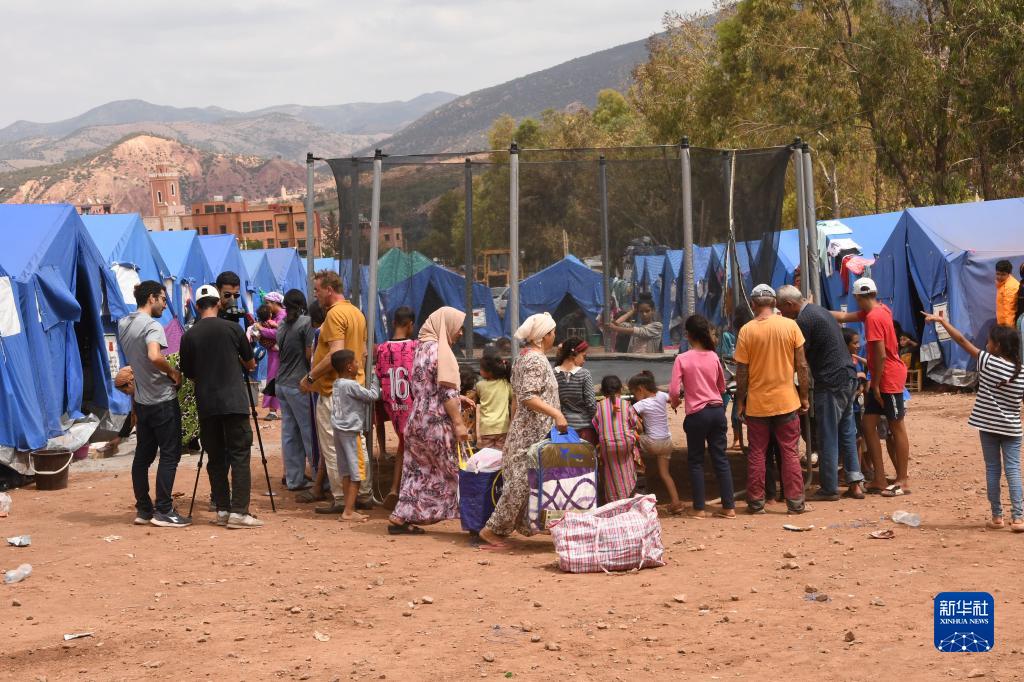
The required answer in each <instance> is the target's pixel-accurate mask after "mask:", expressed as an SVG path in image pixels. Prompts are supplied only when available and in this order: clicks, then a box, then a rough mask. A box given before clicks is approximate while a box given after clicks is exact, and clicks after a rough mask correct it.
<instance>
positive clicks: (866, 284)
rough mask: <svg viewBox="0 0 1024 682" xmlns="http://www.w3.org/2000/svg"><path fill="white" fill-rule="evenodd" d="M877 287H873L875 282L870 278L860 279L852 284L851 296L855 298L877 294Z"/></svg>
mask: <svg viewBox="0 0 1024 682" xmlns="http://www.w3.org/2000/svg"><path fill="white" fill-rule="evenodd" d="M877 293H878V287H877V286H875V280H873V279H871V278H870V277H861V278H860V279H858V280H857V281H856V282H854V283H853V294H854V295H855V296H863V295H864V294H877Z"/></svg>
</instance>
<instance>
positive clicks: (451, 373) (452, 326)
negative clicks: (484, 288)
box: [420, 306, 466, 388]
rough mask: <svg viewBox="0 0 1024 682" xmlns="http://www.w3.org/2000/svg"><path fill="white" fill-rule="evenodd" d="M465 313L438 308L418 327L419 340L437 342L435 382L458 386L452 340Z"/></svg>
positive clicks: (453, 309)
mask: <svg viewBox="0 0 1024 682" xmlns="http://www.w3.org/2000/svg"><path fill="white" fill-rule="evenodd" d="M465 320H466V313H464V312H462V311H461V310H456V309H455V308H449V307H447V306H445V307H443V308H438V309H437V310H435V311H434V312H433V313H431V315H430V317H428V318H427V321H426V322H424V323H423V326H422V327H420V341H436V342H437V383H439V384H444V385H446V386H451V387H454V388H458V387H459V361H458V360H456V359H455V353H454V352H452V341H454V340H455V338H456V337H457V336H458V334H459V331H460V330H461V329H462V323H463V322H464V321H465Z"/></svg>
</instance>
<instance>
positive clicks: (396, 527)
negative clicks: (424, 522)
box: [388, 523, 427, 535]
mask: <svg viewBox="0 0 1024 682" xmlns="http://www.w3.org/2000/svg"><path fill="white" fill-rule="evenodd" d="M426 534H427V531H425V530H423V529H422V528H420V527H419V526H414V525H412V524H411V523H403V524H397V523H389V524H388V535H426Z"/></svg>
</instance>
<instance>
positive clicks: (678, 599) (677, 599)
mask: <svg viewBox="0 0 1024 682" xmlns="http://www.w3.org/2000/svg"><path fill="white" fill-rule="evenodd" d="M672 599H674V600H675V602H676V603H677V604H685V603H686V595H685V594H677V595H675V596H674V597H672Z"/></svg>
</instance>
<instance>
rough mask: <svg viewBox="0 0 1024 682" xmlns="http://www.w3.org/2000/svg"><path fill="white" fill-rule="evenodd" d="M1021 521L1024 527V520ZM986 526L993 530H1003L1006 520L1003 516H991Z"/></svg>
mask: <svg viewBox="0 0 1024 682" xmlns="http://www.w3.org/2000/svg"><path fill="white" fill-rule="evenodd" d="M1019 523H1020V525H1021V527H1022V528H1024V521H1021V522H1019ZM985 527H986V528H990V529H992V530H1001V529H1003V528H1006V522H1005V521H1003V517H1001V516H1000V517H999V518H998V519H996V518H991V519H989V520H988V521H986V522H985Z"/></svg>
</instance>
